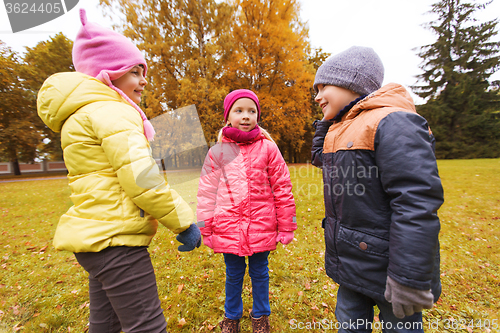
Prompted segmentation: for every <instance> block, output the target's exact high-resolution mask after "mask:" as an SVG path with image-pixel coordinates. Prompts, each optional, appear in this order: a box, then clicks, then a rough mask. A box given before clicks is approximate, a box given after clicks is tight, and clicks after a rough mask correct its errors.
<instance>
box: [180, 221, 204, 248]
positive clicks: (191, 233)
mask: <svg viewBox="0 0 500 333" xmlns="http://www.w3.org/2000/svg"><path fill="white" fill-rule="evenodd" d="M175 239H177V240H178V241H179V242H181V243H182V244H184V245H180V246H179V247H178V248H177V249H178V250H179V251H181V252H188V251H192V250H194V248H195V247H200V245H201V233H200V229H199V228H198V226H197V225H196V224H191V225H190V226H189V228H187V229H186V230H184V231H183V232H181V233H180V234H178V235H177V237H176V238H175Z"/></svg>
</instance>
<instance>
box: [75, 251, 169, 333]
mask: <svg viewBox="0 0 500 333" xmlns="http://www.w3.org/2000/svg"><path fill="white" fill-rule="evenodd" d="M75 257H76V259H77V260H78V262H79V263H80V265H81V266H82V267H83V268H84V269H85V270H86V271H87V272H88V273H89V298H90V318H89V322H90V327H89V333H120V332H121V331H122V330H123V331H124V332H125V333H165V332H167V329H166V327H167V323H166V321H165V317H164V315H163V310H162V308H161V303H160V299H159V297H158V289H157V287H156V277H155V273H154V270H153V265H152V263H151V258H150V257H149V252H148V250H147V247H145V246H142V247H127V246H118V247H108V248H106V249H104V250H102V251H101V252H85V253H75Z"/></svg>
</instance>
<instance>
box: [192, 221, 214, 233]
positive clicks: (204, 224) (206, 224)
mask: <svg viewBox="0 0 500 333" xmlns="http://www.w3.org/2000/svg"><path fill="white" fill-rule="evenodd" d="M212 221H213V219H207V220H204V221H198V222H197V223H196V224H197V225H198V227H199V228H200V232H201V234H202V235H203V236H210V235H211V234H212Z"/></svg>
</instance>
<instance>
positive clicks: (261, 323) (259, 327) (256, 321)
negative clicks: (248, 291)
mask: <svg viewBox="0 0 500 333" xmlns="http://www.w3.org/2000/svg"><path fill="white" fill-rule="evenodd" d="M250 317H251V318H252V329H253V333H269V332H271V325H270V324H269V317H268V316H261V317H259V318H254V317H253V313H250Z"/></svg>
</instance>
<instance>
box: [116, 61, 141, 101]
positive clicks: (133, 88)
mask: <svg viewBox="0 0 500 333" xmlns="http://www.w3.org/2000/svg"><path fill="white" fill-rule="evenodd" d="M112 83H113V85H114V86H115V87H117V88H118V89H120V90H121V91H123V93H124V94H125V95H127V96H128V98H130V99H131V100H132V101H133V102H134V103H136V104H139V103H140V102H141V97H142V91H143V90H144V87H145V86H146V84H147V83H148V82H147V81H146V79H145V78H144V68H143V67H142V65H136V66H134V67H132V69H131V70H130V71H128V72H127V73H126V74H124V75H122V76H121V77H119V78H118V79H116V80H113V81H112Z"/></svg>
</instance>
